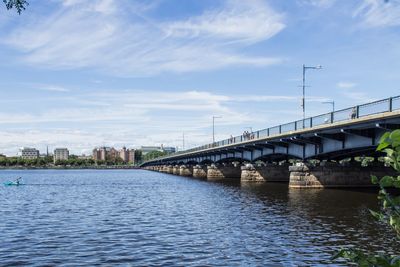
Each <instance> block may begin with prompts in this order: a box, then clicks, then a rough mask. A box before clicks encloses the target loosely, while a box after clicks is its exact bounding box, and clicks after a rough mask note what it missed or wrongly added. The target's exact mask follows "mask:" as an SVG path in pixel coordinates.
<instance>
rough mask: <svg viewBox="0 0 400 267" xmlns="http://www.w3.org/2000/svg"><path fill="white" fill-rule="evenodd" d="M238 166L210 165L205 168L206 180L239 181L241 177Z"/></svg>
mask: <svg viewBox="0 0 400 267" xmlns="http://www.w3.org/2000/svg"><path fill="white" fill-rule="evenodd" d="M241 173H242V171H241V169H240V166H239V165H237V166H235V165H231V164H229V165H215V164H212V165H210V166H208V167H207V180H209V181H214V180H222V179H227V178H229V179H235V178H236V179H240V176H241Z"/></svg>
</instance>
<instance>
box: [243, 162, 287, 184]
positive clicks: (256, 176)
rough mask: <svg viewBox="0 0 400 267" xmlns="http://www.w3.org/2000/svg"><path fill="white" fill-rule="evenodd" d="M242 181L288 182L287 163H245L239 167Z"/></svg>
mask: <svg viewBox="0 0 400 267" xmlns="http://www.w3.org/2000/svg"><path fill="white" fill-rule="evenodd" d="M241 170H242V174H241V177H240V180H241V181H242V182H289V177H290V173H289V164H288V163H285V164H281V165H278V164H272V163H268V164H266V165H265V166H261V165H253V164H246V165H245V166H242V167H241Z"/></svg>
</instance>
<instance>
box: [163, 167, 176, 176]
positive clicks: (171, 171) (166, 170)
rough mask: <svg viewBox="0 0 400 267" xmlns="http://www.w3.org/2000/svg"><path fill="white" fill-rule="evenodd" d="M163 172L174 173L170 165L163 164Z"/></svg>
mask: <svg viewBox="0 0 400 267" xmlns="http://www.w3.org/2000/svg"><path fill="white" fill-rule="evenodd" d="M164 171H165V173H169V174H173V173H174V168H173V167H172V165H168V166H165V168H164Z"/></svg>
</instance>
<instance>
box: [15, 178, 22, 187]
mask: <svg viewBox="0 0 400 267" xmlns="http://www.w3.org/2000/svg"><path fill="white" fill-rule="evenodd" d="M19 180H21V177H18V178H17V180H15V183H16V184H17V185H19Z"/></svg>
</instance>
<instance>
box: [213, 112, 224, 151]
mask: <svg viewBox="0 0 400 267" xmlns="http://www.w3.org/2000/svg"><path fill="white" fill-rule="evenodd" d="M212 118H213V125H212V126H213V144H214V143H215V119H220V118H222V117H221V116H213V117H212Z"/></svg>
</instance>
